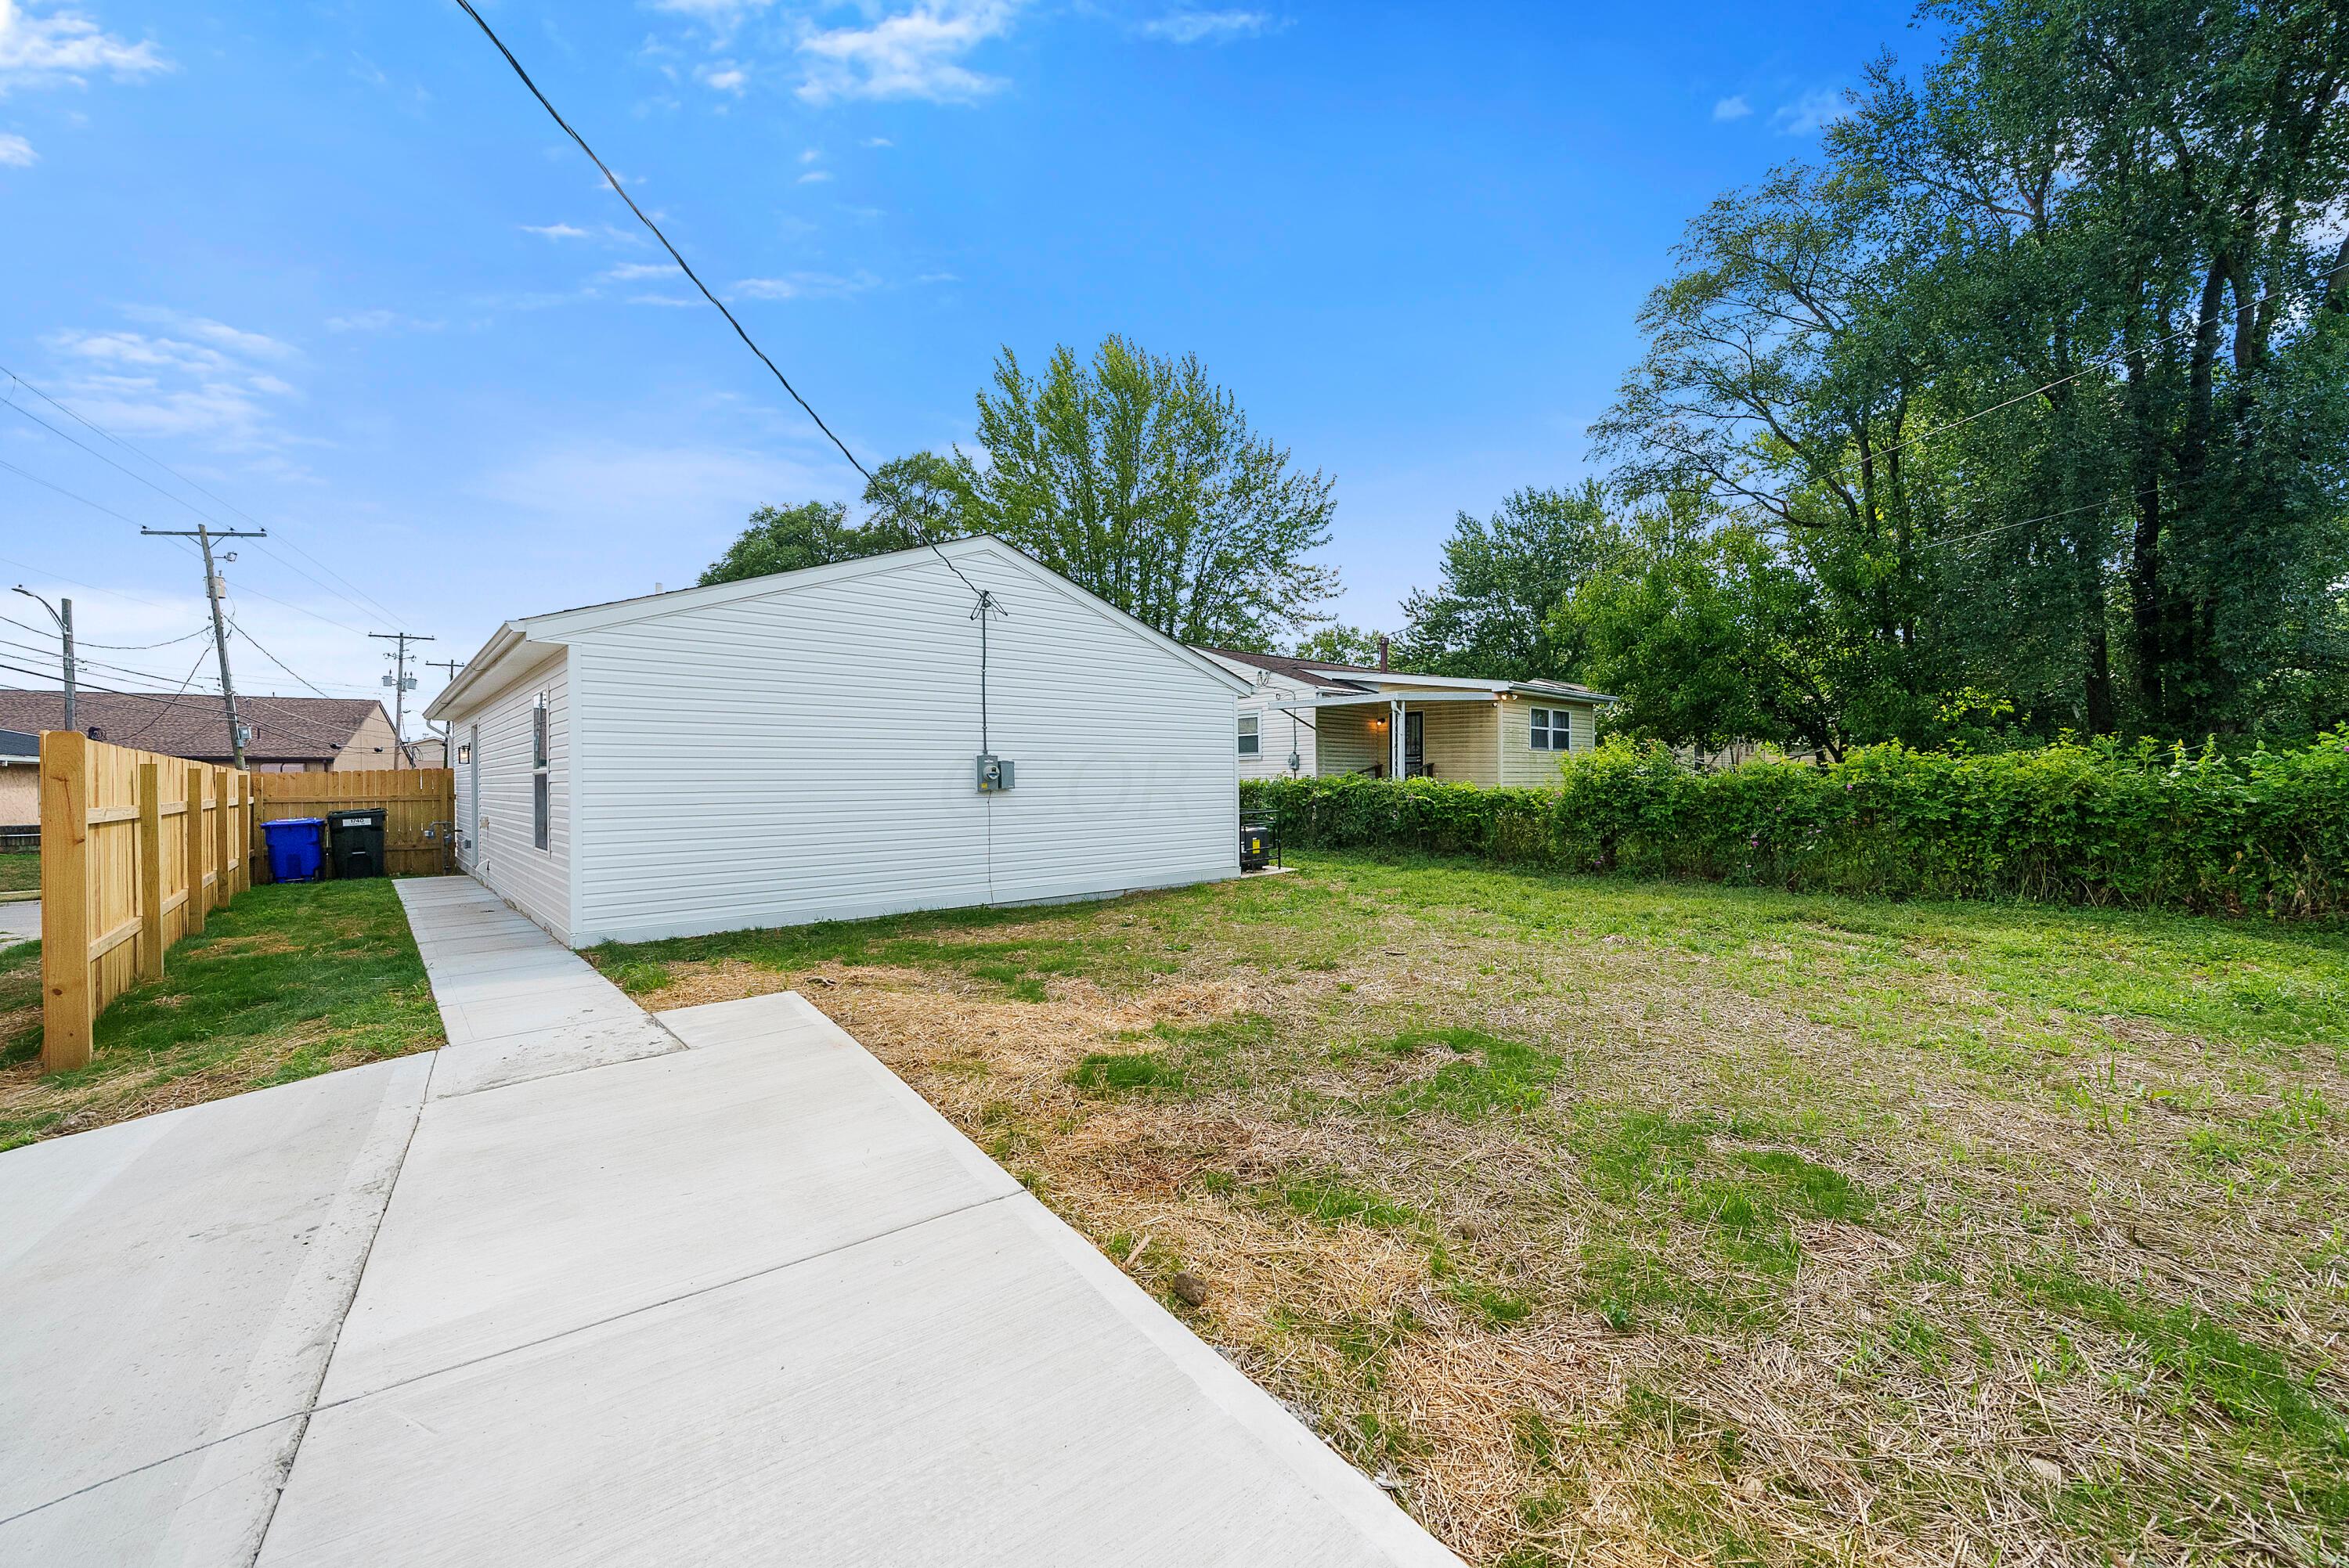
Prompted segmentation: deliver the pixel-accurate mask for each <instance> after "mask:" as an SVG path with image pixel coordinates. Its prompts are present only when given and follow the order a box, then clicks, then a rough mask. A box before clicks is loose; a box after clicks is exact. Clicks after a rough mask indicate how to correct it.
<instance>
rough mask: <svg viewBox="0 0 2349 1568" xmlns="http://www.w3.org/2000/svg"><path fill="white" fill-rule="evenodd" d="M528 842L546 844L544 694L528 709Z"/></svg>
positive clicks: (541, 845)
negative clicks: (529, 770)
mask: <svg viewBox="0 0 2349 1568" xmlns="http://www.w3.org/2000/svg"><path fill="white" fill-rule="evenodd" d="M530 768H531V773H530V841H531V843H532V844H533V846H535V847H536V848H539V849H542V850H543V849H545V848H546V847H547V842H548V834H549V830H548V822H547V783H546V694H545V693H544V692H541V693H539V694H538V700H537V701H536V702H535V703H533V704H532V705H531V709H530Z"/></svg>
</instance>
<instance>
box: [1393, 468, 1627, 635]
mask: <svg viewBox="0 0 2349 1568" xmlns="http://www.w3.org/2000/svg"><path fill="white" fill-rule="evenodd" d="M1614 540H1615V532H1614V528H1613V525H1612V524H1611V523H1609V521H1608V517H1607V505H1606V500H1605V496H1604V493H1603V492H1602V491H1601V490H1600V489H1599V485H1598V484H1597V483H1595V482H1593V483H1590V484H1587V485H1585V486H1584V487H1583V488H1582V490H1580V491H1578V492H1576V493H1572V494H1569V493H1568V492H1567V491H1564V490H1533V489H1528V490H1519V491H1517V492H1516V494H1515V495H1513V496H1510V497H1509V498H1508V499H1507V500H1505V501H1503V502H1502V503H1501V509H1500V510H1499V511H1495V513H1494V514H1493V515H1492V517H1491V518H1489V519H1479V518H1475V517H1472V516H1471V515H1469V514H1468V513H1467V512H1462V513H1460V515H1459V518H1458V520H1457V521H1455V522H1454V524H1453V530H1452V537H1451V538H1450V539H1449V540H1446V541H1445V542H1444V564H1443V581H1442V584H1441V585H1440V586H1439V587H1438V588H1436V590H1435V591H1434V592H1433V593H1425V592H1414V593H1412V594H1411V596H1410V597H1408V598H1407V599H1405V600H1404V601H1403V606H1402V613H1403V619H1404V626H1403V633H1402V649H1401V656H1402V660H1403V661H1404V663H1405V665H1407V666H1408V667H1410V668H1412V669H1414V670H1419V671H1422V672H1423V673H1425V674H1428V675H1441V676H1473V677H1476V678H1481V679H1485V680H1538V679H1552V680H1570V679H1573V678H1575V677H1576V676H1578V673H1579V670H1578V666H1579V665H1580V663H1581V660H1582V655H1583V648H1582V645H1581V641H1580V638H1579V636H1578V634H1577V632H1576V628H1575V624H1574V623H1573V622H1572V621H1570V620H1567V621H1561V620H1558V619H1557V618H1556V615H1555V612H1556V611H1557V607H1558V606H1559V605H1560V604H1561V603H1565V601H1566V599H1567V597H1568V595H1569V594H1570V593H1573V592H1574V590H1575V588H1576V587H1577V586H1578V585H1579V584H1580V583H1582V582H1583V581H1584V580H1586V579H1587V578H1588V576H1589V575H1590V574H1591V573H1592V572H1594V571H1595V570H1597V568H1598V566H1599V563H1600V562H1601V561H1602V560H1603V559H1604V558H1605V556H1606V554H1607V553H1608V552H1609V550H1610V549H1611V548H1612V547H1613V544H1614Z"/></svg>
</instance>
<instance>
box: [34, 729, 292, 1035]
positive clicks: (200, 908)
mask: <svg viewBox="0 0 2349 1568" xmlns="http://www.w3.org/2000/svg"><path fill="white" fill-rule="evenodd" d="M252 821H253V777H252V775H250V774H246V773H239V772H237V771H235V770H233V769H227V768H219V767H214V766H211V765H208V764H205V763H201V762H190V761H188V760H186V759H185V758H178V757H163V756H159V755H157V754H156V753H154V752H150V751H133V750H131V749H129V748H127V747H121V746H108V745H106V744H104V743H103V742H101V741H96V740H92V739H90V738H88V736H84V735H77V734H76V733H74V732H73V731H72V730H69V729H51V730H44V731H43V732H42V734H41V1066H42V1068H43V1069H44V1070H47V1071H55V1070H57V1069H58V1068H78V1067H83V1066H86V1065H88V1061H89V1054H90V1042H91V1035H92V1030H93V1027H94V1026H95V1025H96V1024H97V1022H98V1015H99V1014H100V1013H102V1012H104V1011H105V1010H106V1007H107V1005H108V1004H109V1003H110V1002H112V1001H113V1000H114V999H115V998H116V997H117V996H119V995H122V993H123V992H125V991H128V990H129V989H130V987H131V986H133V985H137V984H139V983H140V981H142V980H160V979H161V978H162V977H163V954H165V953H166V952H168V951H169V950H170V949H171V944H173V943H175V942H177V941H179V940H180V939H181V937H182V936H191V935H193V934H196V933H198V932H200V931H202V930H203V928H204V915H205V913H207V912H208V911H210V910H213V909H218V908H220V907H221V906H222V905H223V904H225V903H228V902H229V900H230V899H232V898H233V897H234V896H235V895H236V894H237V893H239V892H242V891H243V890H244V889H245V888H246V887H247V886H249V885H251V876H250V872H251V869H252V858H253V857H252V855H251V852H250V851H249V850H248V849H247V843H246V841H247V840H249V839H250V838H251V836H252Z"/></svg>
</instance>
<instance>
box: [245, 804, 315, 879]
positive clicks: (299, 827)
mask: <svg viewBox="0 0 2349 1568" xmlns="http://www.w3.org/2000/svg"><path fill="white" fill-rule="evenodd" d="M325 826H326V819H325V818H324V817H287V818H285V819H284V820H280V821H275V822H264V823H262V824H261V833H262V837H264V838H265V839H267V840H268V841H269V875H270V880H272V881H273V882H316V881H317V880H318V866H319V863H320V861H321V860H322V859H323V854H322V851H320V849H319V844H318V830H319V829H321V828H323V827H325Z"/></svg>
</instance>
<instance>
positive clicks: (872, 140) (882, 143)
mask: <svg viewBox="0 0 2349 1568" xmlns="http://www.w3.org/2000/svg"><path fill="white" fill-rule="evenodd" d="M864 145H865V146H867V147H895V146H896V145H897V144H896V143H895V142H894V141H892V140H890V139H888V138H887V137H885V136H868V137H866V138H865V139H864Z"/></svg>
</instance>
